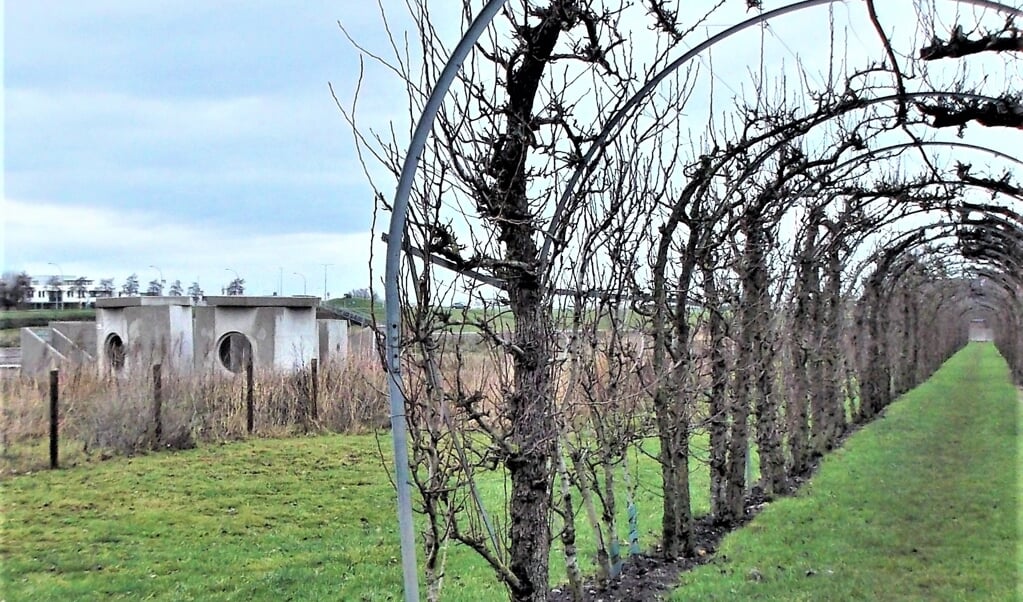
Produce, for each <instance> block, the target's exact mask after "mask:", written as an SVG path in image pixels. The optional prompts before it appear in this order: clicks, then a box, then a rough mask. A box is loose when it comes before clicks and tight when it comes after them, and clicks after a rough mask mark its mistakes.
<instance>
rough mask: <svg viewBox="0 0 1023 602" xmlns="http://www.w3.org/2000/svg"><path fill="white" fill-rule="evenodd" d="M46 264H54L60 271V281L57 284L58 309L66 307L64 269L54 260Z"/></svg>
mask: <svg viewBox="0 0 1023 602" xmlns="http://www.w3.org/2000/svg"><path fill="white" fill-rule="evenodd" d="M46 265H52V266H53V267H55V268H57V271H58V272H59V273H60V282H59V283H58V284H57V309H64V270H63V269H61V267H60V266H59V265H57V264H56V263H54V262H52V261H51V262H48V263H47V264H46Z"/></svg>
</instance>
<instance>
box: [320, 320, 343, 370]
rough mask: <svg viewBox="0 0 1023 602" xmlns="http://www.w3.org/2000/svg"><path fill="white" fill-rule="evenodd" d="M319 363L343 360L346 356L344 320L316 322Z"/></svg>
mask: <svg viewBox="0 0 1023 602" xmlns="http://www.w3.org/2000/svg"><path fill="white" fill-rule="evenodd" d="M316 328H317V335H318V336H319V347H320V349H319V351H320V363H321V364H324V363H327V362H330V361H337V360H341V359H344V357H345V356H347V355H348V322H347V321H345V320H317V321H316Z"/></svg>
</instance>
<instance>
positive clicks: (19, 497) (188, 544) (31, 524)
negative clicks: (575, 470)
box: [0, 434, 707, 602]
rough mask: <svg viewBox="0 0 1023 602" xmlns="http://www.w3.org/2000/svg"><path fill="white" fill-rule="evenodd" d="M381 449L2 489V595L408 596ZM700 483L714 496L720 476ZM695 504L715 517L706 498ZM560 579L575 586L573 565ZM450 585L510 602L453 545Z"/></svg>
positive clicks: (94, 474) (344, 441)
mask: <svg viewBox="0 0 1023 602" xmlns="http://www.w3.org/2000/svg"><path fill="white" fill-rule="evenodd" d="M379 444H380V447H379V448H378V442H377V440H376V439H375V438H374V437H373V436H321V437H307V438H295V439H278V440H274V439H253V440H248V441H243V442H238V443H232V444H228V445H222V446H211V447H207V448H200V449H197V450H191V451H186V452H178V453H165V454H155V455H151V456H144V457H136V458H119V459H113V460H109V461H106V462H100V463H93V464H79V466H78V467H77V468H72V469H68V470H59V471H52V472H51V471H44V472H37V473H34V474H29V475H22V476H18V477H12V478H8V479H5V480H3V481H0V486H2V488H3V494H2V504H0V509H2V514H0V515H2V518H0V520H2V521H3V522H2V534H3V536H2V540H0V559H2V564H3V566H2V569H0V588H2V591H0V599H6V600H107V599H121V600H135V599H151V598H152V599H162V600H182V599H186V600H187V599H194V600H281V599H291V600H324V599H333V600H397V599H400V598H401V567H400V564H399V558H400V551H399V547H398V535H397V524H396V523H397V520H396V514H395V502H394V490H393V488H392V487H391V485H390V481H389V480H388V478H387V475H386V473H385V469H384V464H383V461H382V460H381V458H380V455H379V450H380V449H382V450H383V451H384V455H385V458H386V461H387V462H388V463H389V462H390V456H389V454H388V452H387V450H388V448H389V445H390V440H389V438H388V435H387V434H384V435H382V436H381V439H380V440H379ZM76 457H77V459H78V460H81V459H82V458H81V455H80V454H78V455H77V456H76ZM636 462H637V464H640V465H641V470H640V474H639V477H638V481H639V482H640V485H641V492H640V499H639V509H640V526H641V528H642V531H643V533H642V535H643V545H644V546H651V545H653V544H654V542H655V540H656V531H657V529H658V527H659V520H660V518H659V517H660V514H659V502H658V501H657V500H656V497H655V492H656V491H657V489H658V487H659V476H658V475H659V473H658V470H657V467H656V464H654V463H653V462H652V461H651V460H649V459H647V458H643V459H642V461H640V460H639V459H636ZM694 478H695V479H697V483H698V484H697V485H695V486H698V487H699V488H700V489H701V490H706V488H707V481H706V476H703V477H700V476H695V477H694ZM481 491H482V494H483V496H484V497H485V498H486V499H487V500H488V501H489V502H490V503H491V505H492V506H496V505H497V504H498V503H499V502H500V500H501V499H502V496H503V492H504V487H503V483H502V482H501V480H500V479H494V478H490V479H488V480H485V481H483V482H482V484H481ZM577 503H578V500H577ZM623 505H624V504H623ZM697 507H698V508H699V509H701V510H702V511H703V512H706V510H707V502H706V496H704V497H703V501H702V502H698V506H697ZM494 510H496V508H493V507H492V508H491V511H492V512H493V511H494ZM577 522H578V529H579V533H578V535H579V546H580V551H581V553H583V552H585V551H586V550H589V551H590V553H591V554H592V550H593V544H592V542H593V535H592V532H591V531H589V530H588V529H586V528H585V527H584V524H583V523H584V520H583V519H582V518H580V519H579V520H578V521H577ZM620 524H622V525H624V524H625V516H624V508H623V513H622V518H621V522H620ZM622 531H623V535H624V531H625V529H624V527H623V529H622ZM580 559H581V560H583V561H584V563H585V560H584V559H583V558H582V557H581V558H580ZM591 570H592V569H591ZM552 579H553V580H554V581H555V582H560V581H563V580H564V579H565V573H564V562H563V561H562V560H561V557H560V556H555V557H554V558H553V559H552ZM444 592H445V595H444V599H445V600H455V601H466V602H470V601H471V602H480V601H481V600H493V599H501V598H503V597H505V593H504V588H503V587H502V586H501V585H500V584H499V583H497V582H496V581H495V579H494V577H493V574H492V572H491V571H490V569H489V568H487V567H485V566H483V564H482V563H481V562H480V561H479V560H478V558H477V557H476V556H475V555H474V554H473V553H471V552H470V551H468V550H467V549H465V548H463V547H462V546H460V545H455V544H452V545H451V546H450V549H449V560H448V568H447V576H446V579H445V582H444Z"/></svg>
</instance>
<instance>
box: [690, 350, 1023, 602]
mask: <svg viewBox="0 0 1023 602" xmlns="http://www.w3.org/2000/svg"><path fill="white" fill-rule="evenodd" d="M1019 415H1020V400H1019V397H1018V392H1017V390H1016V389H1015V388H1014V387H1013V386H1012V384H1011V383H1010V381H1009V372H1008V369H1007V367H1006V365H1005V363H1004V361H1003V360H1002V358H1001V357H1000V356H999V355H998V354H997V352H996V351H995V349H994V347H993V346H992V345H990V344H971V345H970V346H968V347H967V348H966V349H964V350H963V351H961V352H960V353H959V354H957V355H956V356H955V357H953V358H952V359H951V360H949V362H947V363H946V365H945V366H944V367H943V368H942V369H941V370H940V371H939V372H938V373H937V374H935V375H934V377H933V378H931V379H930V380H929V381H927V382H926V383H925V384H924V385H922V386H920V387H918V388H917V389H915V390H913V391H912V392H910V393H908V394H907V395H905V396H904V397H903V398H902V399H900V400H899V401H898V402H896V403H895V404H894V405H893V406H891V407H890V408H889V410H888V412H887V413H886V414H885V416H884V417H883V418H881V419H879V420H878V421H876V422H875V423H873V424H871V425H869V426H867V427H866V428H864V429H863V430H862V431H860V432H858V433H856V434H855V435H853V436H852V437H851V438H850V439H849V440H848V441H847V442H846V444H845V446H844V447H843V448H842V449H841V450H839V451H837V452H836V453H835V454H833V455H832V456H829V457H828V458H827V459H826V460H825V461H824V463H823V466H822V467H821V469H820V472H819V473H818V474H817V475H816V476H815V477H814V479H813V481H812V483H811V484H810V485H808V486H807V487H805V488H804V489H803V491H802V492H801V493H800V494H799V495H797V496H796V497H794V498H790V499H785V500H781V501H778V502H776V503H774V504H772V505H771V506H770V507H768V508H767V509H766V510H765V511H764V512H763V513H762V514H761V515H760V516H758V517H757V518H756V519H755V520H754V521H753V522H752V523H750V525H749V526H748V527H747V528H746V529H743V530H741V531H738V532H735V533H732V534H731V535H729V536H728V537H727V538H726V539H725V541H724V542H722V546H721V548H720V550H719V552H718V555H717V558H716V559H715V560H714V561H713V562H712V563H711V564H709V565H706V566H703V567H701V568H700V569H698V570H696V571H694V572H692V573H689V574H686V575H684V576H683V582H682V585H681V586H680V588H679V589H677V590H676V592H675V594H674V596H673V597H672V600H997V601H1004V600H1013V599H1023V598H1017V596H1023V589H1020V587H1021V586H1020V578H1019V577H1020V568H1021V567H1020V558H1021V556H1019V555H1018V554H1020V553H1021V548H1020V547H1019V546H1020V537H1019V535H1020V532H1021V523H1023V515H1021V514H1020V500H1021V498H1023V496H1021V489H1020V481H1019V474H1018V473H1019V468H1020V466H1021V465H1023V455H1021V452H1020V448H1019V441H1018V432H1019V429H1018V424H1019Z"/></svg>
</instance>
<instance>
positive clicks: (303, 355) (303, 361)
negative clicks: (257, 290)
mask: <svg viewBox="0 0 1023 602" xmlns="http://www.w3.org/2000/svg"><path fill="white" fill-rule="evenodd" d="M268 309H269V308H268ZM273 309H275V310H277V311H276V312H275V313H276V315H275V316H274V321H275V325H274V331H275V333H276V337H275V338H274V366H275V367H276V368H278V369H281V370H294V369H301V368H302V367H303V366H308V365H309V363H310V362H311V361H312V360H313V359H314V358H316V357H319V355H320V342H319V337H318V336H317V329H316V308H314V307H283V308H273Z"/></svg>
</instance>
